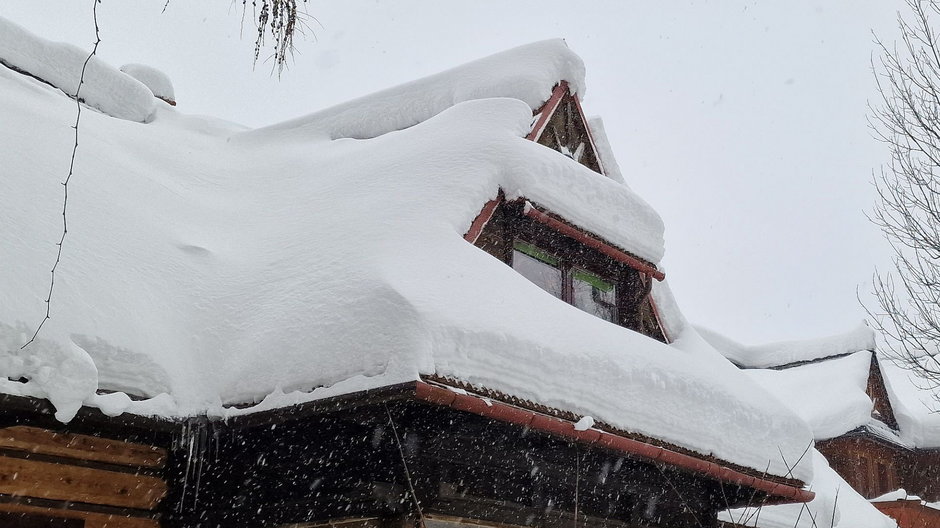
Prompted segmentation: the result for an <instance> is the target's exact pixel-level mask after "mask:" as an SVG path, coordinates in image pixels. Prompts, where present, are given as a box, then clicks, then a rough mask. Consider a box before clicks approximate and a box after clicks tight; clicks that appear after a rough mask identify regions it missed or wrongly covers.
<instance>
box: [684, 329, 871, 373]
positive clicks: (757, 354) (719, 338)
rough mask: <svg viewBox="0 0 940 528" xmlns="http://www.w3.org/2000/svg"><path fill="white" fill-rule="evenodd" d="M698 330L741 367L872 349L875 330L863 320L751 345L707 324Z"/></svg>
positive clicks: (770, 364) (780, 363)
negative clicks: (841, 329) (817, 334)
mask: <svg viewBox="0 0 940 528" xmlns="http://www.w3.org/2000/svg"><path fill="white" fill-rule="evenodd" d="M698 330H699V333H700V334H701V335H702V337H704V338H705V339H707V340H708V342H709V343H711V344H712V345H713V346H714V347H715V348H716V349H718V351H719V352H721V353H722V354H724V355H725V357H727V358H728V359H729V360H731V362H732V363H734V364H736V365H738V366H739V367H742V368H771V367H779V366H783V365H789V364H792V363H800V362H803V361H815V360H817V359H823V358H827V357H833V356H840V355H845V354H851V353H853V352H858V351H860V350H869V351H871V350H874V349H875V333H874V331H872V329H871V328H869V327H868V325H867V324H865V322H864V321H863V322H861V323H860V324H859V326H857V327H856V328H855V329H854V330H852V331H849V332H846V333H844V334H836V335H832V336H828V337H821V338H816V339H804V340H796V341H781V342H779V343H768V344H764V345H750V346H749V345H743V344H741V343H737V342H735V341H734V340H732V339H730V338H728V337H726V336H723V335H721V334H719V333H718V332H715V331H712V330H709V329H707V328H699V329H698Z"/></svg>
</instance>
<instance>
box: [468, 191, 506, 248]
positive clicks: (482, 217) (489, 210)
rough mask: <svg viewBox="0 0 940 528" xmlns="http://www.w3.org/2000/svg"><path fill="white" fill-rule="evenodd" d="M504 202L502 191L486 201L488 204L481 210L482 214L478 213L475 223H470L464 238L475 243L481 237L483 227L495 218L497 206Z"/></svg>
mask: <svg viewBox="0 0 940 528" xmlns="http://www.w3.org/2000/svg"><path fill="white" fill-rule="evenodd" d="M502 202H503V192H502V191H500V192H499V196H497V197H496V198H493V199H492V200H490V201H488V202H486V205H484V206H483V210H481V211H480V214H478V215H477V217H476V218H474V219H473V223H472V224H470V229H468V230H467V232H466V233H465V234H464V235H463V238H464V240H466V241H467V242H470V243H471V244H473V243H475V242H476V241H477V238H480V233H482V232H483V228H484V227H486V224H488V223H489V221H490V220H491V219H492V218H493V215H494V214H495V213H496V208H497V207H498V206H499V204H501V203H502Z"/></svg>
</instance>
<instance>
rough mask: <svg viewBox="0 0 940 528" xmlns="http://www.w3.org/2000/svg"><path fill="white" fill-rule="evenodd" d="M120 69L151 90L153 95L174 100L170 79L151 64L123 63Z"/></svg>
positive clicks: (168, 100) (166, 99)
mask: <svg viewBox="0 0 940 528" xmlns="http://www.w3.org/2000/svg"><path fill="white" fill-rule="evenodd" d="M121 71H122V72H124V73H125V74H127V75H130V76H131V77H133V78H134V79H137V80H138V81H140V82H142V83H143V84H144V86H146V87H147V88H149V89H150V91H151V92H153V95H154V96H156V97H159V98H160V99H163V100H164V101H167V102H171V101H172V102H175V101H176V92H175V91H174V90H173V82H172V81H170V77H169V76H167V74H165V73H163V72H162V71H160V70H158V69H156V68H154V67H153V66H147V65H146V64H125V65H124V66H121Z"/></svg>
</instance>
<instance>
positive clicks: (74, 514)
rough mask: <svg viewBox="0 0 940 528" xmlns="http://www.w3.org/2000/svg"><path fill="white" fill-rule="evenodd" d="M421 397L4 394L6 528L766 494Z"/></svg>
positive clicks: (483, 518) (492, 514)
mask: <svg viewBox="0 0 940 528" xmlns="http://www.w3.org/2000/svg"><path fill="white" fill-rule="evenodd" d="M414 398H415V392H414V384H405V385H402V386H395V387H388V388H385V389H379V390H376V391H369V392H365V393H357V394H352V395H347V396H342V397H337V398H333V399H330V400H324V401H317V402H312V403H310V404H305V405H301V406H295V407H291V408H287V409H279V410H276V411H270V412H264V413H259V414H251V415H245V416H242V417H237V418H233V419H229V420H227V421H213V420H208V419H206V418H193V419H189V420H186V421H182V422H167V421H156V420H145V419H140V418H134V417H117V418H108V417H105V416H103V415H101V414H100V413H99V412H97V411H95V410H88V409H84V410H83V411H82V412H81V413H80V414H79V416H78V417H77V418H76V419H75V420H73V422H71V423H69V424H68V425H63V424H60V423H58V422H56V421H55V420H54V419H53V418H52V409H51V408H50V407H49V405H48V404H46V403H45V402H42V401H38V400H30V399H25V398H12V397H7V398H6V399H5V401H4V403H10V402H11V401H13V403H15V404H16V405H14V406H10V405H7V406H4V407H2V409H3V411H2V414H0V416H2V418H3V424H4V426H5V427H4V428H3V429H0V445H2V446H3V447H2V449H0V468H2V469H0V526H4V527H6V526H15V527H24V528H33V527H42V528H56V527H62V528H78V527H83V528H157V527H169V528H223V527H225V528H229V527H231V528H236V527H237V528H244V527H252V528H254V527H257V528H264V527H281V528H303V527H308V526H319V525H331V526H338V525H348V526H350V527H351V528H388V527H402V528H408V527H412V526H414V525H416V523H417V524H420V523H419V520H421V519H424V520H429V519H430V520H437V521H441V522H445V521H455V520H458V521H461V522H462V523H464V524H467V523H470V524H477V525H483V526H494V525H498V526H534V527H546V528H548V527H568V526H572V525H574V524H575V523H577V525H578V526H586V527H598V528H600V527H608V526H610V527H656V526H663V527H670V528H683V527H689V528H691V527H696V528H699V527H703V526H704V527H708V526H716V523H717V521H716V516H717V512H718V511H719V510H722V509H725V508H726V507H729V506H741V505H746V504H757V503H760V502H762V501H764V500H766V499H767V498H768V495H767V494H766V493H765V492H762V491H758V490H756V489H753V488H750V487H746V486H743V485H739V484H734V483H730V482H724V483H722V482H721V481H719V480H718V479H716V478H714V477H710V476H709V475H707V474H702V473H699V472H696V471H691V470H689V469H684V468H681V467H676V466H673V465H671V464H668V463H663V462H654V461H651V460H648V459H644V458H643V457H638V456H631V455H630V454H625V453H623V452H619V451H616V450H612V449H609V448H605V447H600V445H599V444H598V445H585V444H583V443H580V442H577V441H572V439H570V438H564V437H559V436H557V435H554V434H551V433H549V432H546V431H541V430H537V429H533V428H528V427H521V426H519V425H515V424H513V423H508V422H505V421H500V420H494V419H490V418H486V417H484V416H480V415H477V414H474V413H471V412H465V411H460V410H457V409H453V408H449V407H446V406H441V405H436V404H433V403H429V402H427V401H420V400H416V399H414ZM24 464H25V465H24ZM13 475H16V476H15V477H14V476H13ZM36 483H40V484H36ZM791 484H792V483H791ZM777 500H779V498H778V499H777ZM445 525H446V523H445ZM445 525H435V526H436V527H437V528H444V527H445ZM447 526H449V525H447Z"/></svg>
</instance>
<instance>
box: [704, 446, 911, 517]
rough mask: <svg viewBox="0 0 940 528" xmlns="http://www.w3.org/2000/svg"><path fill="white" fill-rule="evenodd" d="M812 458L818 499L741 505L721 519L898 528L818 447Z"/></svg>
mask: <svg viewBox="0 0 940 528" xmlns="http://www.w3.org/2000/svg"><path fill="white" fill-rule="evenodd" d="M806 457H807V458H811V459H812V464H813V475H814V477H813V481H812V484H811V485H810V488H811V489H812V490H813V491H815V492H816V498H815V499H813V500H812V501H810V502H808V503H806V504H783V505H779V506H763V507H760V508H740V509H736V510H728V511H724V512H721V513H719V514H718V517H719V519H721V520H722V521H726V522H734V523H737V524H741V525H744V526H757V527H759V528H822V527H825V528H896V527H897V523H895V521H894V520H893V519H891V518H890V517H888V516H886V515H885V514H883V513H881V512H880V511H878V510H877V509H876V508H875V507H874V506H872V505H871V504H870V503H869V502H868V501H867V500H865V498H864V497H862V496H861V495H859V494H858V492H856V491H855V490H854V489H852V487H851V486H849V485H848V483H846V482H845V480H843V479H842V477H840V476H839V474H838V473H836V472H835V471H834V470H833V469H832V468H830V467H829V462H828V461H826V458H825V457H824V456H822V454H820V453H819V451H817V450H816V449H815V448H814V449H812V450H810V451H809V452H808V453H807V455H806Z"/></svg>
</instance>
